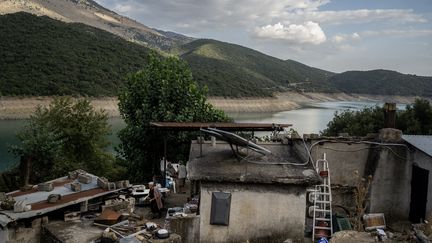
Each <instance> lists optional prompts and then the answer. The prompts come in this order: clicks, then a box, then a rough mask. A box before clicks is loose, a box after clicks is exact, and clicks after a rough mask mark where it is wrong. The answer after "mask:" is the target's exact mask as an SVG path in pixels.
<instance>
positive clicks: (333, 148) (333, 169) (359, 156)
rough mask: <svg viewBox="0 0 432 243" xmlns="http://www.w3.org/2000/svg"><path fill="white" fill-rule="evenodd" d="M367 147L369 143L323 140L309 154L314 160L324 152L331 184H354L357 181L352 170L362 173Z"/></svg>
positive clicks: (366, 156) (320, 157)
mask: <svg viewBox="0 0 432 243" xmlns="http://www.w3.org/2000/svg"><path fill="white" fill-rule="evenodd" d="M369 148H370V145H369V144H348V143H333V142H324V143H323V144H322V145H320V144H318V145H316V146H314V147H313V148H312V150H311V155H312V158H313V160H314V161H316V160H317V159H322V158H323V154H324V153H325V154H326V156H327V161H328V163H329V168H330V173H331V175H330V176H331V183H332V184H333V185H342V186H354V185H355V184H356V181H357V180H356V177H355V176H354V172H355V171H357V172H358V174H359V175H363V174H364V171H365V166H366V162H367V158H368V153H369Z"/></svg>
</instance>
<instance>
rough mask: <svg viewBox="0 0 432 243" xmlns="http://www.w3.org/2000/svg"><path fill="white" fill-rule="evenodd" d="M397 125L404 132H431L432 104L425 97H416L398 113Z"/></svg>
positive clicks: (425, 133)
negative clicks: (412, 102)
mask: <svg viewBox="0 0 432 243" xmlns="http://www.w3.org/2000/svg"><path fill="white" fill-rule="evenodd" d="M396 122H397V127H398V128H399V129H401V130H402V131H403V132H404V133H406V134H423V135H427V134H432V106H431V104H430V103H429V101H428V100H426V99H416V100H415V102H414V104H412V105H407V106H406V109H405V111H403V112H400V113H399V119H397V120H396Z"/></svg>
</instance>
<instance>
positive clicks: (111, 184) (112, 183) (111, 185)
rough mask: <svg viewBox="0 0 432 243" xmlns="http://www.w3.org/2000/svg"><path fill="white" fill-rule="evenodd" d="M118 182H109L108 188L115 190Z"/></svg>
mask: <svg viewBox="0 0 432 243" xmlns="http://www.w3.org/2000/svg"><path fill="white" fill-rule="evenodd" d="M115 189H116V184H115V183H114V182H108V190H115Z"/></svg>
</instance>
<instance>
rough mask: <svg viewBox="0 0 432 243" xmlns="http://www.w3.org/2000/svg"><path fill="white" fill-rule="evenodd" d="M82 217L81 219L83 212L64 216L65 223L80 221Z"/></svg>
mask: <svg viewBox="0 0 432 243" xmlns="http://www.w3.org/2000/svg"><path fill="white" fill-rule="evenodd" d="M80 217H81V212H70V213H65V214H64V221H65V222H69V221H75V220H79V219H80Z"/></svg>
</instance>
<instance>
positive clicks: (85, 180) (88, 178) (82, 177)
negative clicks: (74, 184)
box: [78, 174, 92, 184]
mask: <svg viewBox="0 0 432 243" xmlns="http://www.w3.org/2000/svg"><path fill="white" fill-rule="evenodd" d="M78 181H79V182H81V183H84V184H89V183H91V182H92V178H91V176H89V175H86V174H79V175H78Z"/></svg>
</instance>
